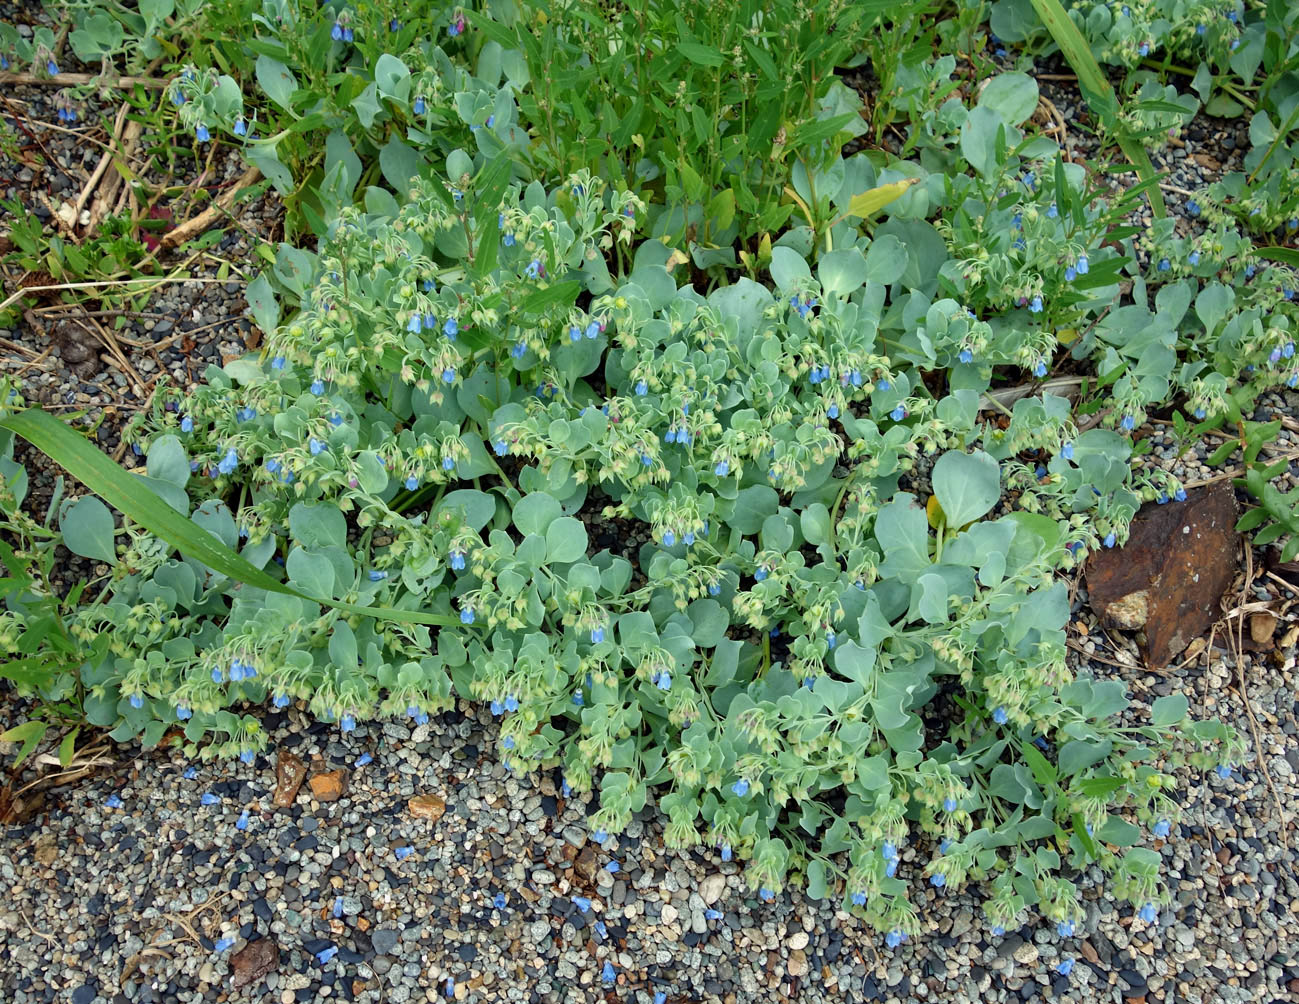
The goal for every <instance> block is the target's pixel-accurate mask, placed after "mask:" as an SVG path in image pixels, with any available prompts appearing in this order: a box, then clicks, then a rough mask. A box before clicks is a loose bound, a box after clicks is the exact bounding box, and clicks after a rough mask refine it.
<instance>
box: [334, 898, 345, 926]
mask: <svg viewBox="0 0 1299 1004" xmlns="http://www.w3.org/2000/svg"><path fill="white" fill-rule="evenodd" d="M333 913H334V919H335V920H337V919H338V918H340V917H341V916H343V897H342V896H335V897H334V910H333Z"/></svg>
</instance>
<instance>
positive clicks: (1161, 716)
mask: <svg viewBox="0 0 1299 1004" xmlns="http://www.w3.org/2000/svg"><path fill="white" fill-rule="evenodd" d="M1189 711H1190V702H1189V701H1187V699H1186V695H1185V694H1168V695H1167V696H1165V697H1157V698H1155V702H1154V704H1152V705H1151V706H1150V724H1151V725H1161V726H1162V725H1176V724H1177V723H1178V722H1180V721H1182V720H1184V719H1185V718H1186V715H1187V713H1188V712H1189Z"/></svg>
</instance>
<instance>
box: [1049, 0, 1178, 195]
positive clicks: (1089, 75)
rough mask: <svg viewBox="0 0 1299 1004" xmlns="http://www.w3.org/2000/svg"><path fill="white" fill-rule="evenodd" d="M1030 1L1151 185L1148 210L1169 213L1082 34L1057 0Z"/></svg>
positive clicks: (1151, 167)
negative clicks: (1120, 116)
mask: <svg viewBox="0 0 1299 1004" xmlns="http://www.w3.org/2000/svg"><path fill="white" fill-rule="evenodd" d="M1030 2H1031V3H1032V4H1033V9H1034V10H1035V11H1037V16H1038V17H1039V18H1041V19H1042V23H1043V24H1044V25H1046V30H1047V31H1049V32H1050V33H1051V37H1052V38H1053V39H1055V44H1056V45H1058V46H1059V47H1060V52H1061V53H1062V54H1063V55H1064V58H1065V59H1066V60H1067V61H1068V63H1069V65H1070V66H1071V67H1073V71H1074V73H1076V74H1078V86H1079V87H1080V88H1081V89H1082V92H1083V97H1085V98H1086V99H1087V103H1088V104H1089V105H1091V108H1092V111H1094V112H1095V113H1096V116H1097V118H1099V119H1100V120H1101V123H1102V124H1103V125H1104V126H1106V127H1107V128H1108V129H1109V130H1110V131H1111V132H1113V133H1114V139H1115V142H1117V143H1118V145H1119V149H1120V150H1122V151H1123V155H1124V156H1125V157H1127V158H1128V160H1129V161H1130V162H1131V163H1132V166H1133V167H1135V168H1136V170H1137V175H1138V176H1139V177H1140V178H1141V180H1142V181H1148V182H1152V184H1151V185H1150V188H1149V190H1148V194H1149V196H1150V208H1151V209H1152V210H1153V212H1154V214H1155V216H1157V217H1164V216H1167V215H1168V210H1167V209H1166V208H1165V206H1164V197H1163V195H1162V194H1161V193H1160V191H1159V186H1158V184H1153V182H1156V180H1157V178H1156V175H1155V165H1154V164H1152V163H1151V162H1150V155H1149V154H1147V153H1146V148H1145V147H1144V146H1142V145H1141V140H1139V139H1137V137H1136V136H1134V135H1132V133H1131V132H1129V131H1128V128H1127V126H1126V125H1124V123H1123V121H1122V120H1121V119H1120V118H1119V99H1118V95H1116V94H1115V93H1114V88H1113V87H1111V86H1110V82H1109V81H1108V80H1107V79H1106V78H1105V74H1104V73H1103V72H1101V68H1100V66H1099V65H1098V64H1097V62H1096V60H1095V59H1094V58H1093V56H1092V51H1091V49H1090V47H1088V45H1087V40H1086V39H1085V38H1083V36H1082V32H1080V31H1079V30H1078V26H1077V25H1076V24H1074V23H1073V22H1072V21H1070V20H1069V15H1068V14H1066V13H1065V11H1064V8H1063V7H1062V6H1060V0H1030Z"/></svg>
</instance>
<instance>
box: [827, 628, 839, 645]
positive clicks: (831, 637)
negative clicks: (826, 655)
mask: <svg viewBox="0 0 1299 1004" xmlns="http://www.w3.org/2000/svg"><path fill="white" fill-rule="evenodd" d="M836 641H837V639H836V638H835V636H834V632H833V631H827V632H826V633H825V643H826V645H827V646H828V647H829V648H834V646H835V642H836Z"/></svg>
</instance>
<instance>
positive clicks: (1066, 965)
mask: <svg viewBox="0 0 1299 1004" xmlns="http://www.w3.org/2000/svg"><path fill="white" fill-rule="evenodd" d="M1055 971H1056V972H1057V973H1059V974H1060V975H1061V976H1068V975H1069V974H1070V973H1072V972H1073V959H1063V960H1061V962H1060V964H1059V965H1058V966H1056V967H1055Z"/></svg>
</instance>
